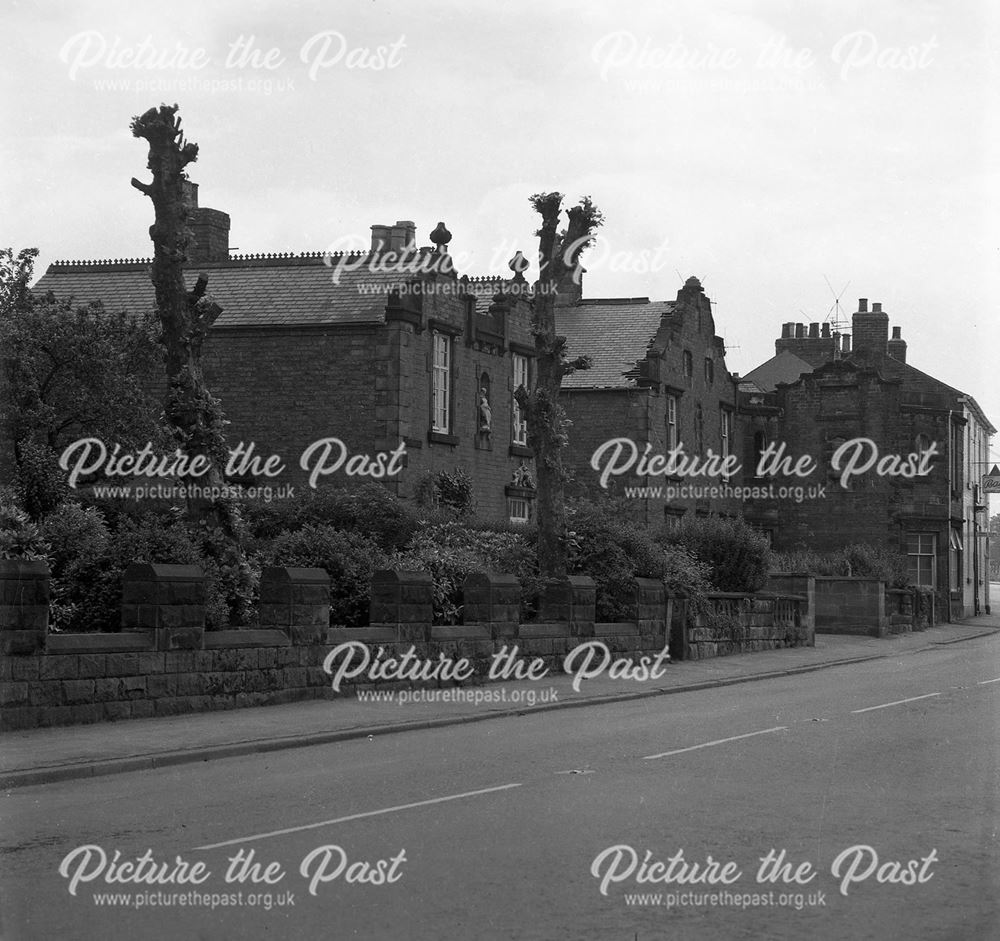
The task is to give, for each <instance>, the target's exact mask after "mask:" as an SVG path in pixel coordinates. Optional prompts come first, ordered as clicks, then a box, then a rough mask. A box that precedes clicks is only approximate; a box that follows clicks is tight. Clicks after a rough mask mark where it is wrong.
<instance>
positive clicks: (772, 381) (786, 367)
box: [741, 350, 813, 392]
mask: <svg viewBox="0 0 1000 941" xmlns="http://www.w3.org/2000/svg"><path fill="white" fill-rule="evenodd" d="M812 371H813V367H812V366H810V365H809V364H808V363H807V362H806V361H805V360H804V359H802V358H801V357H799V356H796V355H795V354H794V353H792V352H791V351H789V350H782V351H781V352H780V353H778V354H777V355H775V356H772V357H771V358H770V359H769V360H765V361H764V362H763V363H761V364H760V365H759V366H758V367H757V368H756V369H752V370H751V371H750V372H748V373H747V374H746V375H745V376H742V377H741V380H742V381H743V382H752V383H753V384H754V385H755V386H757V388H759V389H760V390H761V391H762V392H773V391H774V390H775V388H776V387H777V385H778V383H779V382H795V380H796V379H798V378H799V376H801V375H802V374H803V373H805V372H812Z"/></svg>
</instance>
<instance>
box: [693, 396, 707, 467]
mask: <svg viewBox="0 0 1000 941" xmlns="http://www.w3.org/2000/svg"><path fill="white" fill-rule="evenodd" d="M694 449H695V453H696V454H704V453H705V414H704V412H703V411H702V409H701V403H700V402H699V403H698V405H697V406H696V407H695V410H694Z"/></svg>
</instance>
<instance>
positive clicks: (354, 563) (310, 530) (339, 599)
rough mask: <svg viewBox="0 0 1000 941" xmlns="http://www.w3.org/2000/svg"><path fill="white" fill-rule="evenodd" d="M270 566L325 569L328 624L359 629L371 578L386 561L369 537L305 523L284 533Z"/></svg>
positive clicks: (365, 620) (269, 557)
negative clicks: (327, 586) (327, 589)
mask: <svg viewBox="0 0 1000 941" xmlns="http://www.w3.org/2000/svg"><path fill="white" fill-rule="evenodd" d="M267 562H268V564H270V565H287V566H303V567H306V568H323V569H326V571H327V573H328V574H329V576H330V623H332V624H343V625H346V626H347V627H360V626H363V625H365V624H367V623H368V605H369V601H370V599H371V579H372V575H374V573H375V572H376V571H377V570H378V569H380V568H386V567H387V563H386V557H385V553H384V552H383V550H382V548H381V546H380V545H379V543H378V542H377V541H376V540H375V539H374V538H373V537H372V536H370V535H365V534H363V533H360V532H344V531H342V530H338V529H335V528H334V527H333V526H330V525H326V524H322V523H307V524H305V525H304V526H303V527H302V528H301V529H297V530H293V531H290V532H284V533H282V534H281V535H280V536H278V538H277V539H275V540H274V543H273V544H272V545H271V547H270V551H269V552H268V554H267Z"/></svg>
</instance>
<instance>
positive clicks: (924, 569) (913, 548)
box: [906, 533, 937, 588]
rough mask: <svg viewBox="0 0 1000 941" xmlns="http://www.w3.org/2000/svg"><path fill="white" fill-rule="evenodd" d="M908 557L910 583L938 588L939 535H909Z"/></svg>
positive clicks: (907, 540)
mask: <svg viewBox="0 0 1000 941" xmlns="http://www.w3.org/2000/svg"><path fill="white" fill-rule="evenodd" d="M906 555H907V559H908V561H909V574H910V581H912V582H913V584H914V585H924V586H927V587H929V588H936V587H937V534H935V533H908V534H907V536H906Z"/></svg>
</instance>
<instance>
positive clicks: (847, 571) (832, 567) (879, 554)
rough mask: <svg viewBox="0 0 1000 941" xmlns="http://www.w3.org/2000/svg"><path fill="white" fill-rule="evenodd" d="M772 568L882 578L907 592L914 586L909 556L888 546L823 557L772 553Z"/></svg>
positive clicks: (856, 546) (804, 552)
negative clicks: (906, 588) (911, 583)
mask: <svg viewBox="0 0 1000 941" xmlns="http://www.w3.org/2000/svg"><path fill="white" fill-rule="evenodd" d="M769 567H770V570H771V571H773V572H801V573H803V574H806V575H843V576H851V575H857V576H863V577H865V578H879V579H881V580H882V581H884V582H885V583H886V585H887V586H888V587H890V588H905V587H907V586H908V585H909V584H910V576H909V571H908V563H907V558H906V556H905V555H903V554H902V553H901V552H896V551H894V550H892V549H889V548H888V547H886V546H873V545H870V544H867V543H855V544H853V545H850V546H845V547H844V548H843V549H839V550H837V551H835V552H826V553H822V554H820V553H818V552H815V551H813V550H812V549H796V550H794V551H792V552H772V553H771V554H770V560H769Z"/></svg>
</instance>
